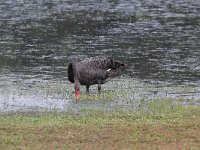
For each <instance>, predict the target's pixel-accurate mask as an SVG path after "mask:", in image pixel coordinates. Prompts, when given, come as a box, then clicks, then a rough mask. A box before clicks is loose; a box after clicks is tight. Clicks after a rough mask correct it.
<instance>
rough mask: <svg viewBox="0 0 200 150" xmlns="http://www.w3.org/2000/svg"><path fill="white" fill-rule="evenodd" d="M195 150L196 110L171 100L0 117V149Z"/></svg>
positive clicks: (199, 123)
mask: <svg viewBox="0 0 200 150" xmlns="http://www.w3.org/2000/svg"><path fill="white" fill-rule="evenodd" d="M144 148H145V149H199V148H200V106H181V105H177V104H176V103H174V101H173V99H166V100H163V99H157V100H151V101H145V102H144V105H143V106H141V107H140V108H138V110H126V108H124V107H118V108H116V109H115V110H113V111H105V110H103V109H98V110H94V109H82V110H80V111H79V112H73V111H69V112H65V113H58V112H57V113H56V112H54V113H42V114H37V115H31V114H21V115H20V114H10V115H8V114H7V115H5V114H4V115H1V116H0V149H144Z"/></svg>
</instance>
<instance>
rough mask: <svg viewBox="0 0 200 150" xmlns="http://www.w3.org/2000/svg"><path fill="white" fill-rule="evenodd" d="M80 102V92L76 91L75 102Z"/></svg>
mask: <svg viewBox="0 0 200 150" xmlns="http://www.w3.org/2000/svg"><path fill="white" fill-rule="evenodd" d="M79 100H80V90H79V89H76V101H77V102H78V101H79Z"/></svg>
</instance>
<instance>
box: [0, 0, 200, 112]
mask: <svg viewBox="0 0 200 150" xmlns="http://www.w3.org/2000/svg"><path fill="white" fill-rule="evenodd" d="M102 54H103V55H109V56H112V57H114V58H115V59H119V60H121V61H124V62H125V63H127V64H128V65H129V68H128V69H127V70H126V72H125V76H126V78H128V79H127V80H129V81H131V82H132V80H133V81H134V79H137V80H139V81H141V82H148V83H151V84H154V85H155V84H156V85H158V86H162V87H167V86H172V87H173V86H175V85H176V86H188V87H193V88H194V89H192V91H189V92H185V93H184V94H186V95H187V96H188V95H189V96H191V97H192V98H194V99H195V98H199V87H200V1H198V0H190V1H189V0H176V1H174V0H129V1H125V0H113V1H108V0H105V1H99V0H98V1H97V0H84V1H82V0H75V1H74V0H68V1H66V0H42V1H37V0H1V1H0V93H1V96H0V100H1V101H2V103H1V105H2V106H1V107H2V108H1V109H4V108H7V107H6V106H7V105H8V106H11V105H13V108H12V109H14V107H15V105H17V106H18V107H19V109H21V108H24V107H29V108H30V107H33V108H34V109H35V107H36V106H38V107H43V104H40V103H43V102H44V101H45V105H44V108H46V107H47V106H52V105H53V104H54V103H53V102H54V100H55V103H56V104H55V105H56V106H55V107H57V106H58V108H61V107H64V105H68V104H69V103H73V102H72V99H70V98H71V97H70V96H69V97H67V98H66V97H65V98H63V97H62V98H61V99H62V100H61V101H59V98H57V97H56V98H55V97H54V99H53V98H51V97H48V98H47V99H48V102H52V103H53V104H52V105H51V104H49V103H48V102H46V99H45V100H44V98H38V97H37V96H35V95H37V94H38V92H39V91H41V90H42V89H44V88H45V86H44V85H48V84H47V83H51V82H52V81H58V82H59V83H60V84H59V85H62V84H65V83H67V65H68V60H69V58H71V57H76V58H80V59H82V58H86V57H88V56H96V55H102ZM113 84H114V83H113ZM50 85H51V84H50ZM139 85H140V84H139ZM48 86H49V85H48ZM48 86H46V87H48ZM72 86H73V85H72ZM124 86H125V85H124ZM33 87H34V89H37V90H35V91H36V92H35V93H31V92H30V91H32V88H33ZM42 87H43V88H42ZM66 89H69V88H66ZM22 91H24V92H22ZM68 91H69V90H68ZM159 91H163V90H162V89H159V90H158V89H156V92H159ZM5 93H6V94H5ZM26 93H29V94H26ZM55 93H56V92H55ZM167 93H169V92H167ZM188 93H189V94H188ZM191 93H195V94H194V95H193V94H191ZM176 94H178V92H176V91H175V92H174V95H173V96H176ZM184 94H183V95H184ZM41 95H43V94H41ZM26 96H27V97H26ZM32 96H33V97H32ZM43 96H44V95H43ZM43 96H42V97H43ZM183 97H184V96H183ZM63 99H65V100H63ZM66 99H67V100H66ZM14 100H16V101H17V102H16V104H14V102H13V101H14ZM8 101H10V103H9V102H8ZM23 101H25V102H23ZM66 101H68V102H69V103H66ZM21 103H22V104H21ZM28 103H31V104H33V105H31V104H30V106H29V105H28ZM63 103H65V104H63ZM94 105H95V104H94ZM91 106H93V105H91ZM70 107H75V106H74V105H73V106H70ZM47 108H48V107H47ZM64 108H65V107H64ZM12 109H11V110H12Z"/></svg>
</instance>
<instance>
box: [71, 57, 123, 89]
mask: <svg viewBox="0 0 200 150" xmlns="http://www.w3.org/2000/svg"><path fill="white" fill-rule="evenodd" d="M125 66H126V65H125V64H124V63H121V62H119V61H115V60H113V59H110V58H108V57H105V56H96V57H90V58H86V59H84V60H82V61H80V62H76V61H75V60H72V61H70V64H69V67H68V79H69V81H70V82H71V83H74V80H78V81H79V82H80V84H81V85H88V86H89V85H93V84H104V83H105V82H107V81H108V80H109V79H111V78H113V77H115V76H117V75H119V74H120V73H121V72H122V71H123V70H124V69H125ZM75 77H76V78H75Z"/></svg>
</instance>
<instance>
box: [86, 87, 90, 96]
mask: <svg viewBox="0 0 200 150" xmlns="http://www.w3.org/2000/svg"><path fill="white" fill-rule="evenodd" d="M89 87H90V86H89V85H86V93H87V94H89Z"/></svg>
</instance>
